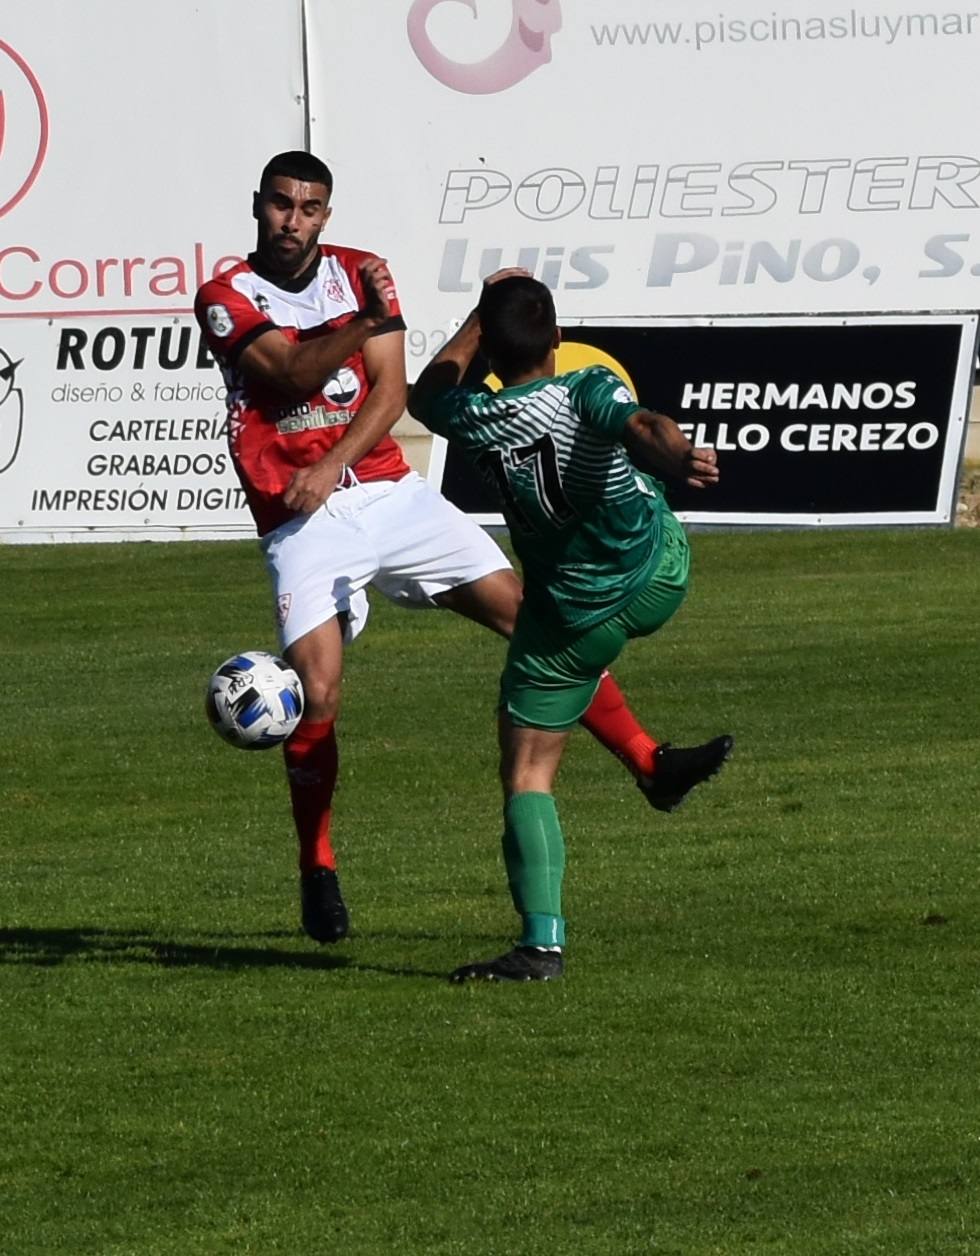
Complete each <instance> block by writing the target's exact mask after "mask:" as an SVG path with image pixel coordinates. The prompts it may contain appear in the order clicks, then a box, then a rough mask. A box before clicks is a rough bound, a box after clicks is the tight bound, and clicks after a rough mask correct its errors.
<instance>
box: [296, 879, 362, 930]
mask: <svg viewBox="0 0 980 1256" xmlns="http://www.w3.org/2000/svg"><path fill="white" fill-rule="evenodd" d="M299 888H300V901H301V903H302V907H303V928H304V929H305V930H306V932H307V933H308V934H309V936H310V937H311V938H312V939H313V941H314V942H339V941H340V940H341V938H346V937H347V930H348V928H349V926H350V919H349V917H348V915H347V907H346V905H345V904H344V900H343V898H342V896H341V893H340V882H339V881H338V880H337V874H336V872H334V870H333V869H332V868H314V869H313V871H312V872H304V873H303V875H302V876H301V877H300V882H299Z"/></svg>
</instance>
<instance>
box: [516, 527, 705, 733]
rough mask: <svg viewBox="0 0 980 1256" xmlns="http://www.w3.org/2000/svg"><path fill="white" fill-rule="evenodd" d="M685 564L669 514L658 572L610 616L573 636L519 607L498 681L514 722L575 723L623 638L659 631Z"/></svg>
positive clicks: (675, 599)
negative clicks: (501, 673) (524, 611)
mask: <svg viewBox="0 0 980 1256" xmlns="http://www.w3.org/2000/svg"><path fill="white" fill-rule="evenodd" d="M690 565H691V555H690V550H689V549H688V544H687V537H686V536H685V534H684V529H683V528H682V527H681V525H680V523H679V522H678V520H677V519H676V518H675V517H674V516H673V515H672V514H670V513H669V512H667V513H665V516H664V548H663V553H662V555H661V558H660V562H659V564H658V566H657V569H656V571H654V573H653V575H652V576H651V577H650V580H649V582H648V583H647V584H646V585H645V586H644V587H643V588H642V589H640V590H639V592H638V593H636V595H635V596H634V597H633V598H632V600H631V601H629V602H628V603H627V604H626V605H625V606H624V607H623V608H622V609H621V610H619V611H617V612H616V614H615V615H612V616H610V618H609V619H607V620H605V621H604V622H603V623H601V624H596V625H595V626H594V627H592V628H587V629H586V630H585V631H584V632H579V633H575V632H572V631H569V630H568V629H567V628H561V627H558V626H554V625H546V624H542V623H540V622H539V621H536V620H534V619H532V618H531V616H530V615H527V616H525V615H524V613H523V611H522V612H521V614H519V615H518V618H517V626H516V627H515V629H514V635H513V637H512V638H511V642H510V648H509V649H508V651H507V662H506V663H505V665H504V671H503V675H502V676H501V678H500V705H501V706H502V707H503V709H504V710H505V711H506V712H507V713H508V715H509V716H510V717H511V719H512V720H513V721H514V723H515V724H518V725H520V726H522V727H525V728H546V729H549V730H551V731H553V732H561V731H564V730H565V729H569V728H573V727H574V726H575V725H576V724H577V723H578V721H579V720H580V719H581V718H582V716H583V715H584V714H585V712H586V710H587V709H588V706H589V704H590V703H591V701H592V699H593V697H594V696H595V691H596V689H597V688H598V685H599V681H600V680H601V678H602V673H603V672H604V671H605V669H606V668H607V667H608V666H609V664H610V663H612V662H613V660H614V659H615V658H616V657H617V656H618V655H619V652H620V651H621V650H622V648H623V646H624V645H625V644H626V642H627V641H629V640H631V639H632V638H633V637H648V636H650V634H651V633H654V632H656V631H657V629H658V628H661V627H662V626H663V625H664V624H665V623H666V622H667V620H668V619H670V617H671V616H672V615H673V614H674V612H675V611H676V610H677V609H678V607H679V606H680V604H681V603H682V602H683V601H684V596H685V594H686V593H687V580H688V573H689V571H690Z"/></svg>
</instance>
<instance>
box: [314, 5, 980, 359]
mask: <svg viewBox="0 0 980 1256" xmlns="http://www.w3.org/2000/svg"><path fill="white" fill-rule="evenodd" d="M307 11H308V23H309V59H310V99H311V115H312V117H311V122H312V129H311V145H312V148H313V150H314V151H315V152H318V153H319V154H320V155H322V156H323V157H324V158H325V159H326V160H327V161H328V162H330V163H332V164H333V165H334V166H335V167H336V172H337V175H338V184H337V192H336V197H335V202H336V213H335V217H334V221H333V223H332V224H331V227H332V229H333V230H334V232H335V234H336V236H337V238H338V239H340V240H342V242H344V243H351V244H360V245H363V246H365V247H369V248H373V249H374V250H376V251H378V252H381V253H384V254H386V255H387V256H388V257H389V258H390V260H391V262H392V266H393V270H394V274H395V276H396V279H397V280H398V281H399V286H400V292H401V296H402V300H403V305H404V307H405V309H406V316H407V319H408V320H409V325H410V329H411V330H410V335H409V352H410V355H411V360H410V365H411V366H412V367H414V371H413V373H415V371H417V368H418V367H419V366H420V365H421V364H422V362H424V360H425V359H426V358H427V357H428V356H429V354H430V353H431V352H432V351H433V350H434V349H435V348H437V347H438V345H439V343H440V342H441V340H442V339H443V337H444V335H445V333H446V331H447V330H448V329H449V328H450V326H451V321H452V320H453V319H454V318H459V317H460V316H461V315H462V314H463V313H464V312H465V311H466V309H467V307H468V305H470V304H471V303H472V302H473V301H474V299H475V297H476V296H477V294H478V291H479V281H480V278H481V276H483V275H485V274H487V273H488V272H490V271H493V270H494V269H496V268H498V267H500V266H506V265H521V266H525V267H527V268H528V269H530V270H531V271H533V272H534V274H535V275H536V276H537V277H538V278H540V279H542V280H543V281H544V282H545V283H547V284H548V285H549V286H550V287H552V288H553V289H554V290H555V292H556V300H557V305H558V311H559V317H560V318H564V319H569V320H588V319H591V318H596V317H602V318H614V317H637V316H639V317H651V316H678V315H681V316H690V315H697V316H712V315H720V314H762V313H809V312H816V313H821V312H823V313H832V312H833V313H845V312H859V311H865V312H873V311H914V310H957V309H962V310H968V309H972V308H974V307H976V306H977V305H978V304H980V300H978V294H980V141H978V133H977V127H976V118H977V117H978V116H980V76H978V75H977V73H976V65H977V54H978V51H980V4H973V5H969V4H964V5H959V6H957V5H954V4H952V3H950V2H949V0H940V2H938V3H937V2H936V0H921V2H919V3H915V4H906V3H903V2H902V0H890V2H889V3H875V4H864V3H855V4H849V3H843V4H835V3H831V2H829V0H780V3H779V4H778V5H777V4H773V3H770V2H768V0H767V2H766V3H761V2H759V0H729V3H727V4H725V5H718V4H716V3H711V4H709V3H701V2H700V0H616V3H615V4H612V3H606V4H598V3H596V2H595V0H376V2H375V3H371V4H358V5H354V4H349V3H344V2H343V0H307ZM340 46H343V47H348V48H349V47H364V48H370V49H371V56H370V69H368V68H367V66H366V64H365V61H364V59H363V58H361V57H354V56H349V55H340V53H339V52H338V47H340ZM351 100H360V101H362V102H364V103H365V105H368V104H369V106H370V107H369V108H367V107H365V108H361V109H359V110H358V113H357V116H356V120H355V119H353V118H351V117H350V115H349V114H348V113H347V112H346V110H345V108H344V107H343V105H344V102H348V101H351ZM338 106H341V108H340V109H338Z"/></svg>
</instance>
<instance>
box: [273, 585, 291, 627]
mask: <svg viewBox="0 0 980 1256" xmlns="http://www.w3.org/2000/svg"><path fill="white" fill-rule="evenodd" d="M292 600H293V595H292V594H291V593H280V594H279V596H278V597H277V598H276V619H278V621H279V627H280V628H281V627H282V626H283V624H285V622H286V620H287V619H288V618H289V607H290V605H291V603H292Z"/></svg>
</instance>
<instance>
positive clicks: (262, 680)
mask: <svg viewBox="0 0 980 1256" xmlns="http://www.w3.org/2000/svg"><path fill="white" fill-rule="evenodd" d="M204 705H205V710H206V712H207V717H208V721H209V722H210V724H211V727H212V728H213V729H214V731H215V732H216V733H217V734H218V736H219V737H223V738H224V739H225V741H227V742H230V743H231V745H233V746H237V747H238V749H239V750H269V749H271V748H272V747H273V746H279V745H282V743H283V742H284V741H285V740H286V738H287V737H288V736H289V735H290V734H291V733H292V732H293V731H294V730H295V728H296V725H297V724H298V723H299V721H300V718H301V717H302V714H303V686H302V684H301V682H300V678H299V676H297V674H296V672H294V671H293V669H292V668H291V667H290V666H289V664H288V663H286V662H285V661H284V660H283V659H281V658H278V657H277V656H276V655H275V654H267V653H266V652H265V651H264V650H244V651H242V653H241V654H233V655H232V657H231V658H230V659H225V661H224V662H223V663H222V664H221V666H220V667H219V668H217V669H216V670H215V672H214V674H213V675H212V677H211V679H210V680H209V681H208V688H207V694H206V695H205V700H204Z"/></svg>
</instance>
